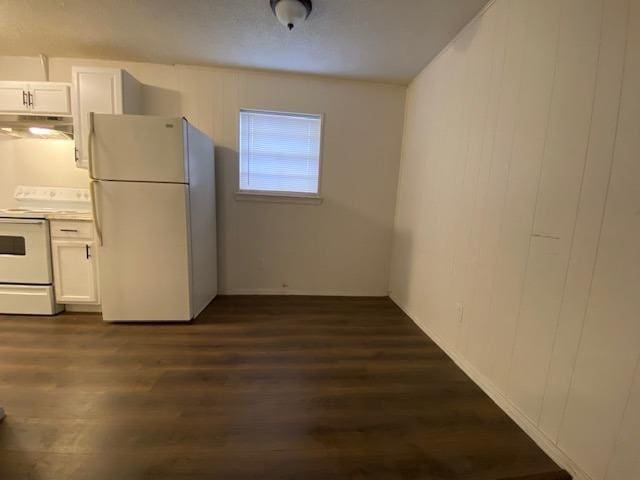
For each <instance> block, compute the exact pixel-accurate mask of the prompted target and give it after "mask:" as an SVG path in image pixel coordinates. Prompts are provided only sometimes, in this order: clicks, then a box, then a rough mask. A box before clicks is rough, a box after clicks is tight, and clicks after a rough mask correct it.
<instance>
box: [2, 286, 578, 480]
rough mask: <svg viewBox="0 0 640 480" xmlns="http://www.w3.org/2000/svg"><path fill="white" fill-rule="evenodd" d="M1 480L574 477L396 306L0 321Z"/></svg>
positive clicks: (220, 305)
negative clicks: (162, 319) (178, 317)
mask: <svg viewBox="0 0 640 480" xmlns="http://www.w3.org/2000/svg"><path fill="white" fill-rule="evenodd" d="M0 405H2V406H4V407H5V409H6V411H7V418H6V419H5V421H4V422H3V423H1V424H0V479H2V480H14V479H20V480H25V479H33V480H49V479H56V480H57V479H64V480H76V479H77V480H80V479H82V480H85V479H87V480H103V479H104V480H106V479H109V480H129V479H154V480H164V479H177V480H186V479H189V480H195V479H223V480H227V479H231V480H233V479H305V480H314V479H385V480H391V479H468V480H470V479H473V480H525V479H526V480H565V479H569V478H570V477H569V476H568V475H566V474H565V473H563V472H562V471H561V470H560V469H559V468H558V467H557V466H556V465H555V464H554V463H553V462H552V461H551V460H550V459H549V458H548V457H547V456H546V455H545V454H544V453H543V452H542V451H541V450H540V449H539V448H538V447H537V446H536V445H535V444H534V443H533V442H532V441H531V440H530V439H529V438H528V437H527V436H526V435H525V434H524V433H523V432H522V431H521V430H520V429H519V428H518V427H517V426H516V425H515V424H514V423H513V422H512V421H511V420H510V419H509V418H508V417H507V416H506V415H505V414H504V413H503V412H502V411H501V410H500V409H499V408H498V407H497V406H495V405H494V404H493V403H492V402H491V400H489V398H488V397H486V396H485V395H484V393H483V392H482V391H481V390H480V389H479V388H478V387H477V386H476V385H475V384H474V383H473V382H472V381H471V380H469V379H468V378H467V377H466V376H465V375H464V374H463V373H462V371H460V370H459V369H458V368H457V367H456V366H455V364H454V363H453V362H452V361H451V360H449V359H448V357H447V356H446V355H445V354H444V353H443V352H442V351H441V350H440V349H439V348H438V347H437V346H436V345H435V344H434V343H433V342H432V341H431V340H430V339H429V338H428V337H426V336H425V335H424V334H423V333H422V332H421V331H420V330H419V329H418V328H417V327H416V326H415V325H414V324H413V323H412V322H411V320H410V319H409V318H407V316H406V315H404V313H402V311H401V310H400V309H399V308H398V307H396V306H395V305H394V304H393V303H392V302H391V300H389V299H386V298H335V297H219V298H217V299H216V300H215V301H214V302H213V303H212V304H211V305H210V306H209V307H208V308H207V309H206V310H205V312H203V314H202V315H201V316H200V317H199V318H198V319H197V320H196V321H195V322H194V323H192V324H169V325H167V324H164V325H161V324H153V325H149V324H146V325H131V324H127V325H109V324H105V323H103V322H102V321H101V320H100V317H99V315H94V314H71V313H66V314H62V315H58V316H56V317H24V316H23V317H20V316H6V315H5V316H3V315H0Z"/></svg>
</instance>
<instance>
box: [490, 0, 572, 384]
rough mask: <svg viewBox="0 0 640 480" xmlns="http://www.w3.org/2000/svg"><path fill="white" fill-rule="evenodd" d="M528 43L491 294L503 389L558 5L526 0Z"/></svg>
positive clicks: (495, 371)
mask: <svg viewBox="0 0 640 480" xmlns="http://www.w3.org/2000/svg"><path fill="white" fill-rule="evenodd" d="M525 7H526V9H527V10H526V18H527V19H528V26H527V46H526V49H525V51H524V62H525V63H524V72H523V84H522V88H521V92H520V97H519V101H518V107H517V116H516V120H515V123H516V130H515V136H514V140H513V146H512V149H511V152H510V155H511V167H510V169H509V177H508V183H507V192H506V195H505V198H504V202H505V206H504V213H503V216H502V222H501V223H502V226H501V229H500V247H499V257H498V262H497V264H496V267H495V268H496V273H495V276H496V281H495V285H494V287H493V291H492V296H491V300H492V302H491V310H490V313H489V315H490V317H489V318H490V320H489V321H490V322H491V324H490V325H491V326H490V329H491V332H492V335H493V338H492V341H491V344H492V348H491V355H492V358H491V370H490V375H491V377H492V378H493V379H494V380H495V382H496V384H497V385H498V386H499V387H500V388H501V389H503V390H505V389H506V385H507V379H508V373H509V362H510V360H511V354H512V345H513V339H514V336H515V331H516V317H517V312H518V307H519V299H520V292H521V289H522V283H523V281H524V275H525V268H526V260H527V250H528V248H529V238H530V233H531V223H532V219H533V212H534V206H535V201H536V187H537V182H538V178H539V176H540V166H541V163H542V155H543V152H544V145H545V140H546V135H547V125H548V118H549V108H550V103H551V95H552V91H553V85H554V83H553V82H554V78H555V71H556V59H557V39H558V25H559V22H560V8H559V7H560V4H559V2H557V1H556V0H545V1H536V2H527V3H526V5H525Z"/></svg>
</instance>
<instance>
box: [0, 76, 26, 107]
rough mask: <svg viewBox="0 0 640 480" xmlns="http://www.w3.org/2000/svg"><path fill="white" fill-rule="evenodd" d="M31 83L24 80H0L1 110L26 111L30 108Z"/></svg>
mask: <svg viewBox="0 0 640 480" xmlns="http://www.w3.org/2000/svg"><path fill="white" fill-rule="evenodd" d="M28 93H29V85H27V84H26V83H22V82H0V111H2V112H26V111H28V110H29V102H28Z"/></svg>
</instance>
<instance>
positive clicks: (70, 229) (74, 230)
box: [60, 228, 78, 233]
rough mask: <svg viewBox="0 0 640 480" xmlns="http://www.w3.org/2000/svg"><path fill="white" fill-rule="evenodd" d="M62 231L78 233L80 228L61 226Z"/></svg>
mask: <svg viewBox="0 0 640 480" xmlns="http://www.w3.org/2000/svg"><path fill="white" fill-rule="evenodd" d="M60 231H61V232H73V233H78V230H76V229H74V228H61V229H60Z"/></svg>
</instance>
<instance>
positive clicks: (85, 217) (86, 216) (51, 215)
mask: <svg viewBox="0 0 640 480" xmlns="http://www.w3.org/2000/svg"><path fill="white" fill-rule="evenodd" d="M0 218H44V219H47V220H82V221H89V222H90V221H92V220H93V216H92V215H91V212H70V211H55V210H52V211H44V210H40V211H35V210H17V209H0Z"/></svg>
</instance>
